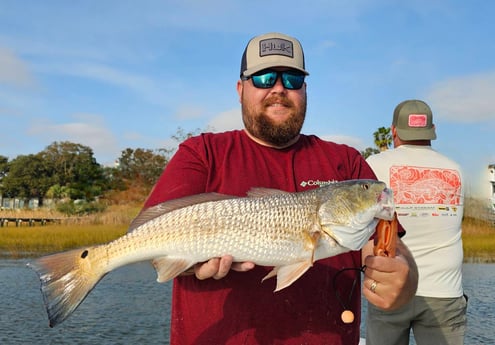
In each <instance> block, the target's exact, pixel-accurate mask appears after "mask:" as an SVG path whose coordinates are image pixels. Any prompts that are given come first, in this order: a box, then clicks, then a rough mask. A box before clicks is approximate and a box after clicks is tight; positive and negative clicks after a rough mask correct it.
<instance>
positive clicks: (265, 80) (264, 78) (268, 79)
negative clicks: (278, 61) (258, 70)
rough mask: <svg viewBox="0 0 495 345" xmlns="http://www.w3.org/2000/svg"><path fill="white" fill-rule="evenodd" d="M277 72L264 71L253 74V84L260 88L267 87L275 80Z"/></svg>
mask: <svg viewBox="0 0 495 345" xmlns="http://www.w3.org/2000/svg"><path fill="white" fill-rule="evenodd" d="M277 77H278V75H277V72H266V73H263V74H258V75H256V74H255V75H253V76H251V78H252V79H253V85H254V86H255V87H257V88H260V89H269V88H271V87H273V85H275V83H276V82H277Z"/></svg>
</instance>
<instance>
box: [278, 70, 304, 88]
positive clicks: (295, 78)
mask: <svg viewBox="0 0 495 345" xmlns="http://www.w3.org/2000/svg"><path fill="white" fill-rule="evenodd" d="M304 77H305V76H304V74H300V73H298V74H295V73H291V72H283V73H282V83H283V84H284V87H285V88H286V89H289V90H299V89H300V88H301V87H302V86H303V84H304Z"/></svg>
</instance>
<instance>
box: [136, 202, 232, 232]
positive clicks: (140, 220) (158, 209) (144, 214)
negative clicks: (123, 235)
mask: <svg viewBox="0 0 495 345" xmlns="http://www.w3.org/2000/svg"><path fill="white" fill-rule="evenodd" d="M236 198H238V197H237V196H233V195H226V194H220V193H202V194H195V195H190V196H186V197H183V198H178V199H172V200H168V201H165V202H162V203H160V204H157V205H155V206H151V207H148V208H146V209H143V210H141V212H139V214H138V215H137V216H136V218H134V219H133V220H132V222H131V224H130V225H129V229H128V230H127V232H132V231H134V230H135V229H136V228H138V227H140V226H141V225H143V224H144V223H146V222H149V221H150V220H151V219H154V218H156V217H159V216H161V215H162V214H165V213H168V212H172V211H175V210H178V209H180V208H184V207H187V206H191V205H196V204H202V203H205V202H210V201H221V200H228V199H236Z"/></svg>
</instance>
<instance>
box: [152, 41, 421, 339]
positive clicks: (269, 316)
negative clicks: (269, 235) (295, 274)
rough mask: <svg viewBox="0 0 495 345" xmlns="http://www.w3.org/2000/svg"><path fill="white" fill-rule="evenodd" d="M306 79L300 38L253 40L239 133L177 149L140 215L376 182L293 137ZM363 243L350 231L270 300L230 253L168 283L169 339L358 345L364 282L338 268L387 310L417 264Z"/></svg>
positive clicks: (359, 164) (410, 289)
mask: <svg viewBox="0 0 495 345" xmlns="http://www.w3.org/2000/svg"><path fill="white" fill-rule="evenodd" d="M308 74H309V73H308V72H307V71H306V70H305V64H304V54H303V50H302V47H301V45H300V43H299V41H298V40H297V39H295V38H293V37H290V36H287V35H284V34H279V33H269V34H265V35H261V36H257V37H255V38H253V39H251V40H250V41H249V43H248V45H247V47H246V49H245V51H244V54H243V56H242V61H241V70H240V80H239V81H238V82H237V92H238V95H239V102H240V103H241V106H242V117H243V122H244V125H245V129H244V130H237V131H230V132H225V133H217V134H212V133H205V134H202V135H200V136H197V137H193V138H190V139H188V140H186V141H185V142H184V143H182V144H181V145H180V147H179V150H178V151H177V153H176V154H175V156H174V157H173V158H172V160H171V161H170V163H169V164H168V165H167V167H166V169H165V170H164V172H163V175H162V176H161V178H160V180H159V181H158V182H157V184H156V186H155V187H154V189H153V191H152V192H151V194H150V195H149V197H148V199H147V201H146V203H145V209H146V208H149V207H152V206H154V205H157V204H160V203H162V202H165V201H167V200H173V199H176V198H181V197H184V196H188V195H196V194H200V193H209V192H216V193H222V194H228V195H237V196H241V197H243V196H246V194H247V193H248V192H249V190H251V189H252V188H253V187H263V188H266V190H264V191H263V193H267V194H270V193H271V192H270V190H272V192H273V193H275V191H273V189H277V190H282V191H285V192H301V191H306V190H309V189H312V188H315V186H314V185H315V183H310V181H318V183H317V185H318V184H319V185H325V184H330V183H332V182H338V181H345V180H355V179H375V175H374V173H373V172H372V170H371V169H370V167H369V166H368V165H367V164H366V162H365V161H364V159H363V158H362V157H361V155H360V154H359V152H358V151H356V150H355V149H353V148H350V147H348V146H346V145H339V144H335V143H332V142H326V141H323V140H321V139H319V138H318V137H316V136H312V135H304V134H301V133H300V131H301V128H302V126H303V122H304V119H305V115H306V82H305V77H306V76H307V75H308ZM267 188H270V190H268V189H267ZM342 202H345V201H342ZM341 206H342V205H341V204H340V203H336V204H335V205H333V207H336V208H337V207H341ZM351 211H354V210H351ZM372 225H373V227H374V226H375V225H376V222H374V223H373V224H372ZM369 235H370V233H368V234H367V238H366V240H365V241H364V242H363V241H358V236H357V235H355V234H349V235H348V238H347V239H348V240H349V242H352V241H354V245H349V246H348V247H353V248H352V249H355V250H352V251H347V252H346V253H344V254H340V255H336V256H332V257H329V258H325V259H322V260H319V261H317V262H314V265H313V266H312V267H311V268H310V269H309V270H308V271H306V273H304V275H301V276H300V278H298V279H297V278H296V279H297V280H295V281H294V282H293V283H292V284H291V285H290V286H288V287H286V288H284V289H283V290H281V291H278V292H273V290H274V286H273V283H272V281H271V280H267V281H264V282H263V283H260V281H261V280H262V279H263V278H264V277H266V276H267V273H269V272H270V269H269V268H267V267H263V266H260V265H255V263H253V262H251V261H245V262H237V260H236V258H234V257H233V256H232V255H233V253H229V252H225V253H223V254H224V255H222V256H219V257H216V258H212V259H211V260H208V261H206V262H203V263H198V264H196V265H194V266H193V267H191V268H190V269H189V270H188V271H186V272H184V273H182V274H181V275H180V276H179V277H177V278H176V279H175V280H174V289H173V300H172V317H171V340H170V343H171V344H173V345H177V344H207V345H210V344H358V342H359V323H360V308H361V305H360V304H361V302H360V294H359V289H358V288H357V287H359V286H360V284H361V283H360V276H359V273H356V271H352V270H346V271H342V270H343V269H347V268H356V269H359V268H360V267H361V266H362V265H365V270H364V280H363V285H364V286H363V287H362V291H363V294H364V296H365V297H366V298H367V299H368V301H369V302H371V303H372V304H374V305H376V306H378V307H379V308H382V309H385V310H393V309H396V308H398V307H400V306H402V305H403V304H404V303H406V302H407V301H409V299H410V298H411V297H412V296H413V295H414V293H415V290H416V285H417V269H416V266H415V263H414V260H413V259H412V257H411V255H410V253H409V251H408V250H407V248H406V247H405V246H404V245H403V243H402V242H401V240H400V239H398V240H397V255H396V257H394V258H389V257H381V256H373V241H368V238H369ZM342 236H344V237H345V235H342ZM337 242H338V241H337ZM317 245H318V244H317ZM336 245H337V246H340V245H341V243H337V244H336ZM363 245H364V247H363ZM361 248H362V250H360V249H361ZM347 250H349V249H347ZM316 259H317V258H316ZM315 261H316V260H315ZM339 272H340V273H342V274H340V273H339ZM337 275H338V277H336V276H337ZM337 278H338V279H337ZM334 279H337V280H336V282H337V284H336V286H337V291H336V290H335V289H334V287H333V286H334V285H335V284H334V285H332V282H333V280H334ZM356 286H357V287H356ZM339 296H340V298H339ZM342 301H344V304H347V305H342ZM343 308H347V309H350V310H352V311H353V313H354V315H355V318H356V319H355V320H354V322H350V323H344V322H343V321H342V320H341V313H342V311H343ZM348 321H351V320H348Z"/></svg>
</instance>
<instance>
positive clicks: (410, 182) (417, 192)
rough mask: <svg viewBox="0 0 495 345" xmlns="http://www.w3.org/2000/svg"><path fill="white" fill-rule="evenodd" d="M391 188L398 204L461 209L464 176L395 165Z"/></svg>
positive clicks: (453, 172) (391, 169) (432, 169)
mask: <svg viewBox="0 0 495 345" xmlns="http://www.w3.org/2000/svg"><path fill="white" fill-rule="evenodd" d="M390 188H392V190H393V191H394V201H395V203H396V204H402V205H404V204H416V205H417V204H430V205H431V204H441V205H451V206H458V205H460V203H461V177H460V175H459V172H458V171H456V170H451V169H438V168H425V167H414V166H392V167H390Z"/></svg>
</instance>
